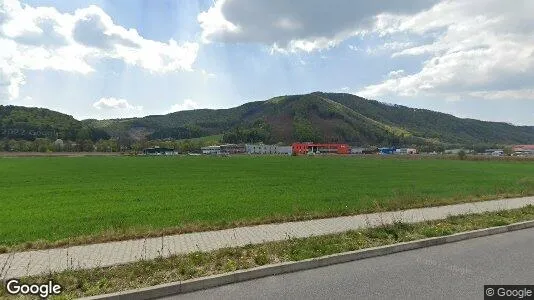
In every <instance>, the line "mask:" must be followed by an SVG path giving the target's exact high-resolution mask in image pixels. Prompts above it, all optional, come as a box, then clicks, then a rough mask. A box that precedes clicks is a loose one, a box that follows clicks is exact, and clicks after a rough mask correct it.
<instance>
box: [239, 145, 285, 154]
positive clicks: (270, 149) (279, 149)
mask: <svg viewBox="0 0 534 300" xmlns="http://www.w3.org/2000/svg"><path fill="white" fill-rule="evenodd" d="M245 150H246V152H247V153H248V154H283V155H291V153H292V150H291V146H279V145H265V144H246V145H245Z"/></svg>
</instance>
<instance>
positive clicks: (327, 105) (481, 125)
mask: <svg viewBox="0 0 534 300" xmlns="http://www.w3.org/2000/svg"><path fill="white" fill-rule="evenodd" d="M91 124H92V125H93V126H96V127H99V128H102V129H105V130H106V131H107V132H109V133H110V134H111V135H114V134H115V135H117V134H126V133H128V134H130V135H131V136H132V137H138V135H139V133H142V135H145V136H146V137H148V138H176V139H183V138H192V137H200V136H206V135H213V134H220V133H224V140H225V141H226V142H257V141H263V142H266V143H277V142H282V143H291V142H293V141H316V142H348V143H351V144H357V145H392V144H393V145H427V144H434V145H440V144H442V145H473V144H515V143H534V127H532V126H513V125H510V124H506V123H499V122H485V121H478V120H473V119H461V118H457V117H454V116H452V115H449V114H444V113H439V112H435V111H431V110H426V109H415V108H410V107H406V106H401V105H390V104H385V103H382V102H379V101H374V100H367V99H364V98H361V97H358V96H355V95H351V94H341V93H321V92H315V93H311V94H306V95H292V96H281V97H275V98H272V99H270V100H267V101H257V102H250V103H246V104H244V105H241V106H238V107H235V108H230V109H218V110H209V109H199V110H190V111H182V112H176V113H171V114H168V115H161V116H147V117H144V118H134V119H122V120H104V121H93V122H92V123H91Z"/></svg>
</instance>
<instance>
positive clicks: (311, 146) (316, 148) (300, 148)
mask: <svg viewBox="0 0 534 300" xmlns="http://www.w3.org/2000/svg"><path fill="white" fill-rule="evenodd" d="M291 149H292V150H293V153H295V154H297V155H298V154H308V153H309V152H313V153H336V154H349V153H350V147H349V145H348V144H315V143H293V145H291Z"/></svg>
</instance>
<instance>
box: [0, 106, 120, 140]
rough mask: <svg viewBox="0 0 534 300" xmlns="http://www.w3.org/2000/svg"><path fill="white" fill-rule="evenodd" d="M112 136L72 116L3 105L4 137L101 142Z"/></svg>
mask: <svg viewBox="0 0 534 300" xmlns="http://www.w3.org/2000/svg"><path fill="white" fill-rule="evenodd" d="M109 137H110V136H109V134H107V132H106V131H104V130H102V129H95V128H92V127H91V126H87V125H84V124H83V123H82V122H81V121H78V120H76V119H74V118H73V117H72V116H69V115H66V114H62V113H59V112H56V111H52V110H49V109H45V108H35V107H22V106H11V105H8V106H3V105H0V138H12V139H24V140H33V139H35V138H49V139H56V138H60V139H65V140H93V141H96V140H100V139H108V138H109Z"/></svg>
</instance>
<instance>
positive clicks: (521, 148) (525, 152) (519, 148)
mask: <svg viewBox="0 0 534 300" xmlns="http://www.w3.org/2000/svg"><path fill="white" fill-rule="evenodd" d="M512 152H513V155H514V156H531V155H532V156H534V145H515V146H513V147H512Z"/></svg>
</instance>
